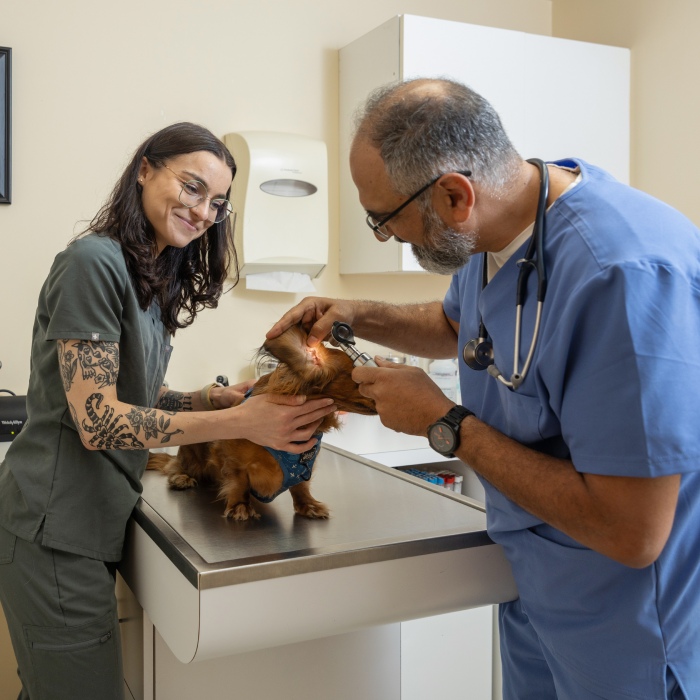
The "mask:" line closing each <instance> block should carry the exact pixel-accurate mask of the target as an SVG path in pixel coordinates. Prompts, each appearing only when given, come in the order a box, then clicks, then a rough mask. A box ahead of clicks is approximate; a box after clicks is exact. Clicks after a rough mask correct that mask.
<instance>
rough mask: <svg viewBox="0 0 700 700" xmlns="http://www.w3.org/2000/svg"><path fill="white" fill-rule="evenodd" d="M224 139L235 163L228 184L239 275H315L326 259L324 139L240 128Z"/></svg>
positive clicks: (326, 218)
mask: <svg viewBox="0 0 700 700" xmlns="http://www.w3.org/2000/svg"><path fill="white" fill-rule="evenodd" d="M224 143H225V144H226V146H227V147H228V149H229V150H230V151H231V153H232V154H233V157H234V158H235V160H236V165H237V166H238V171H237V173H236V177H235V178H234V180H233V186H232V188H231V203H232V204H233V207H234V209H235V210H236V212H237V220H236V236H235V241H236V251H237V253H238V258H239V264H240V267H241V270H240V275H241V277H247V276H248V275H254V274H261V273H275V272H293V273H300V274H303V275H308V276H309V277H318V275H319V274H320V273H321V271H322V270H323V268H324V267H325V266H326V264H327V262H328V156H327V151H326V144H325V143H324V142H323V141H319V140H317V139H313V138H310V137H307V136H301V135H298V134H285V133H278V132H269V131H240V132H235V133H230V134H226V135H225V136H224Z"/></svg>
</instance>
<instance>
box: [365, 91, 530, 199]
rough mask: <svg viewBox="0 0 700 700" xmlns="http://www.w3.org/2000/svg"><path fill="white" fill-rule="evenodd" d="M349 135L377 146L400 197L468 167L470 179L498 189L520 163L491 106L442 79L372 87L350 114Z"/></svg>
mask: <svg viewBox="0 0 700 700" xmlns="http://www.w3.org/2000/svg"><path fill="white" fill-rule="evenodd" d="M355 139H356V140H360V139H367V140H368V141H369V142H370V143H371V144H372V145H373V146H375V147H376V148H378V149H379V152H380V154H381V157H382V160H383V161H384V165H385V167H386V169H387V173H388V175H389V178H390V179H391V182H392V184H393V185H394V187H396V189H397V191H398V192H399V193H401V194H405V195H409V194H411V193H412V192H413V191H415V190H417V189H419V188H420V187H422V186H423V185H424V184H425V183H426V182H428V181H429V180H430V179H431V178H433V177H436V176H437V175H440V174H442V173H448V172H456V171H459V170H471V172H472V177H471V179H472V181H473V182H474V183H477V184H480V185H482V186H484V187H487V188H489V189H492V190H494V191H495V190H499V189H501V188H503V187H504V186H505V185H506V184H507V183H508V182H509V181H510V180H511V179H512V178H513V177H514V176H515V174H516V173H517V171H518V168H519V164H520V163H521V158H520V156H519V155H518V152H517V151H516V150H515V148H514V147H513V144H512V143H511V142H510V139H509V138H508V136H507V134H506V132H505V129H504V128H503V125H502V124H501V120H500V118H499V116H498V114H497V113H496V111H495V110H494V109H493V107H492V106H491V105H490V104H489V103H488V102H487V101H486V100H485V99H484V98H483V97H481V95H479V94H477V93H476V92H474V91H473V90H471V89H470V88H468V87H467V86H466V85H462V84H461V83H458V82H456V81H453V80H448V79H444V78H440V79H420V78H418V79H415V80H409V81H406V82H402V83H398V84H396V83H394V84H390V85H386V86H383V87H380V88H378V89H376V90H375V91H374V92H372V93H371V94H370V96H369V97H368V99H367V101H366V103H365V105H364V108H363V109H361V110H360V111H359V112H358V113H357V114H356V116H355Z"/></svg>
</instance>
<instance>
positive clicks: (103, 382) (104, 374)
mask: <svg viewBox="0 0 700 700" xmlns="http://www.w3.org/2000/svg"><path fill="white" fill-rule="evenodd" d="M73 347H74V348H77V349H78V358H79V360H80V367H81V369H82V371H83V379H90V378H92V379H94V381H95V384H97V388H98V389H103V388H104V387H106V386H113V385H115V384H116V383H117V376H118V375H119V346H118V345H117V343H114V342H108V341H102V342H99V343H95V342H92V341H87V340H82V341H78V342H77V343H75V344H74V345H73Z"/></svg>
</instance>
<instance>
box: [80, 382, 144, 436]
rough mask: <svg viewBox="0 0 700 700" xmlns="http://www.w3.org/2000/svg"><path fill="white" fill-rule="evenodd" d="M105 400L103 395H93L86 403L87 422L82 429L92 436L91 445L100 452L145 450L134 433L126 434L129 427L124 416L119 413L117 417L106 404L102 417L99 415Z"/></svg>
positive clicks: (84, 422)
mask: <svg viewBox="0 0 700 700" xmlns="http://www.w3.org/2000/svg"><path fill="white" fill-rule="evenodd" d="M103 399H104V396H103V395H102V394H91V395H90V398H89V399H88V400H87V401H86V402H85V411H86V413H87V420H84V421H83V422H82V424H81V425H80V429H81V430H82V432H83V433H88V434H91V435H92V437H91V438H90V440H89V443H90V444H91V445H92V446H93V447H96V448H98V449H100V450H142V449H144V445H143V443H142V442H140V441H139V440H137V439H136V436H135V435H134V434H133V433H129V432H124V431H125V430H127V428H128V427H129V426H128V424H127V423H126V421H124V420H122V419H123V416H122V414H120V413H119V414H117V415H116V416H115V415H114V409H113V408H110V407H109V406H107V404H105V407H104V411H102V415H99V414H98V411H99V410H100V408H101V406H102V401H103ZM74 420H75V418H74ZM76 425H77V422H76ZM137 434H138V431H137Z"/></svg>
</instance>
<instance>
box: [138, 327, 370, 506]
mask: <svg viewBox="0 0 700 700" xmlns="http://www.w3.org/2000/svg"><path fill="white" fill-rule="evenodd" d="M306 337H307V335H306V332H305V331H304V330H303V329H302V328H301V327H299V326H293V327H292V328H289V329H288V330H287V331H285V332H284V333H283V334H282V335H280V336H278V337H277V338H273V339H272V340H267V341H266V342H265V344H264V345H263V346H262V348H260V351H259V355H260V356H261V357H265V356H267V357H270V356H271V357H275V358H276V359H277V360H278V361H279V364H278V366H277V368H276V369H275V370H274V371H273V372H271V373H270V374H266V375H264V376H262V377H261V378H260V379H259V380H258V382H257V383H256V384H255V386H254V387H253V389H252V392H251V395H252V396H255V395H257V394H265V393H271V394H285V395H294V394H305V395H307V396H313V397H314V398H316V397H329V398H332V399H333V400H334V401H335V404H336V405H337V406H338V409H339V410H341V411H348V412H350V413H362V414H365V415H375V414H376V410H375V407H374V401H372V400H371V399H368V398H365V397H364V396H362V395H361V394H360V393H359V391H358V390H357V385H356V384H355V382H353V380H352V378H351V377H350V374H351V372H352V368H353V364H352V360H351V359H350V358H349V357H348V356H347V355H346V354H345V353H344V352H342V351H341V350H337V349H333V348H329V347H327V346H325V345H318V346H317V347H316V348H314V350H313V351H310V350H309V348H308V347H307V345H306ZM338 427H339V421H338V417H337V415H336V414H335V413H331V414H329V415H327V416H325V417H324V418H323V420H322V422H321V425H320V426H319V427H318V430H317V433H316V434H317V435H318V434H319V433H325V432H328V431H329V430H331V429H333V428H338ZM319 449H320V442H319V443H317V444H316V445H315V446H314V447H313V448H312V449H311V450H308V451H307V452H304V453H303V454H301V455H294V454H291V453H288V452H280V451H278V450H272V449H271V448H266V447H261V446H260V445H256V444H255V443H253V442H250V441H249V440H245V439H234V440H216V441H214V442H205V443H199V444H196V445H183V446H181V447H180V448H179V450H178V453H177V455H176V456H171V455H167V454H163V453H158V454H151V455H150V456H149V460H148V468H149V469H160V470H161V471H162V472H164V473H165V474H166V475H167V477H168V483H169V484H170V487H171V488H174V489H188V488H191V487H193V486H196V484H197V482H198V481H202V482H209V483H214V484H217V485H218V486H219V497H220V498H221V499H222V500H225V501H226V506H225V509H224V516H225V517H227V518H232V519H233V520H248V519H249V518H259V517H260V514H259V513H258V512H257V511H256V510H255V508H254V507H253V504H252V500H251V499H252V498H255V499H257V500H259V501H262V502H264V503H267V502H270V501H271V500H273V499H274V498H275V497H276V496H278V495H279V494H280V493H282V492H283V491H286V490H287V489H289V492H290V493H291V495H292V500H293V502H294V511H295V512H296V513H298V514H299V515H303V516H305V517H307V518H327V517H328V516H329V510H328V508H327V506H326V505H325V504H323V503H321V502H320V501H317V500H316V499H315V498H313V496H312V495H311V490H310V488H309V479H310V478H311V470H312V467H313V462H314V459H315V457H316V454H317V453H318V451H319Z"/></svg>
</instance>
